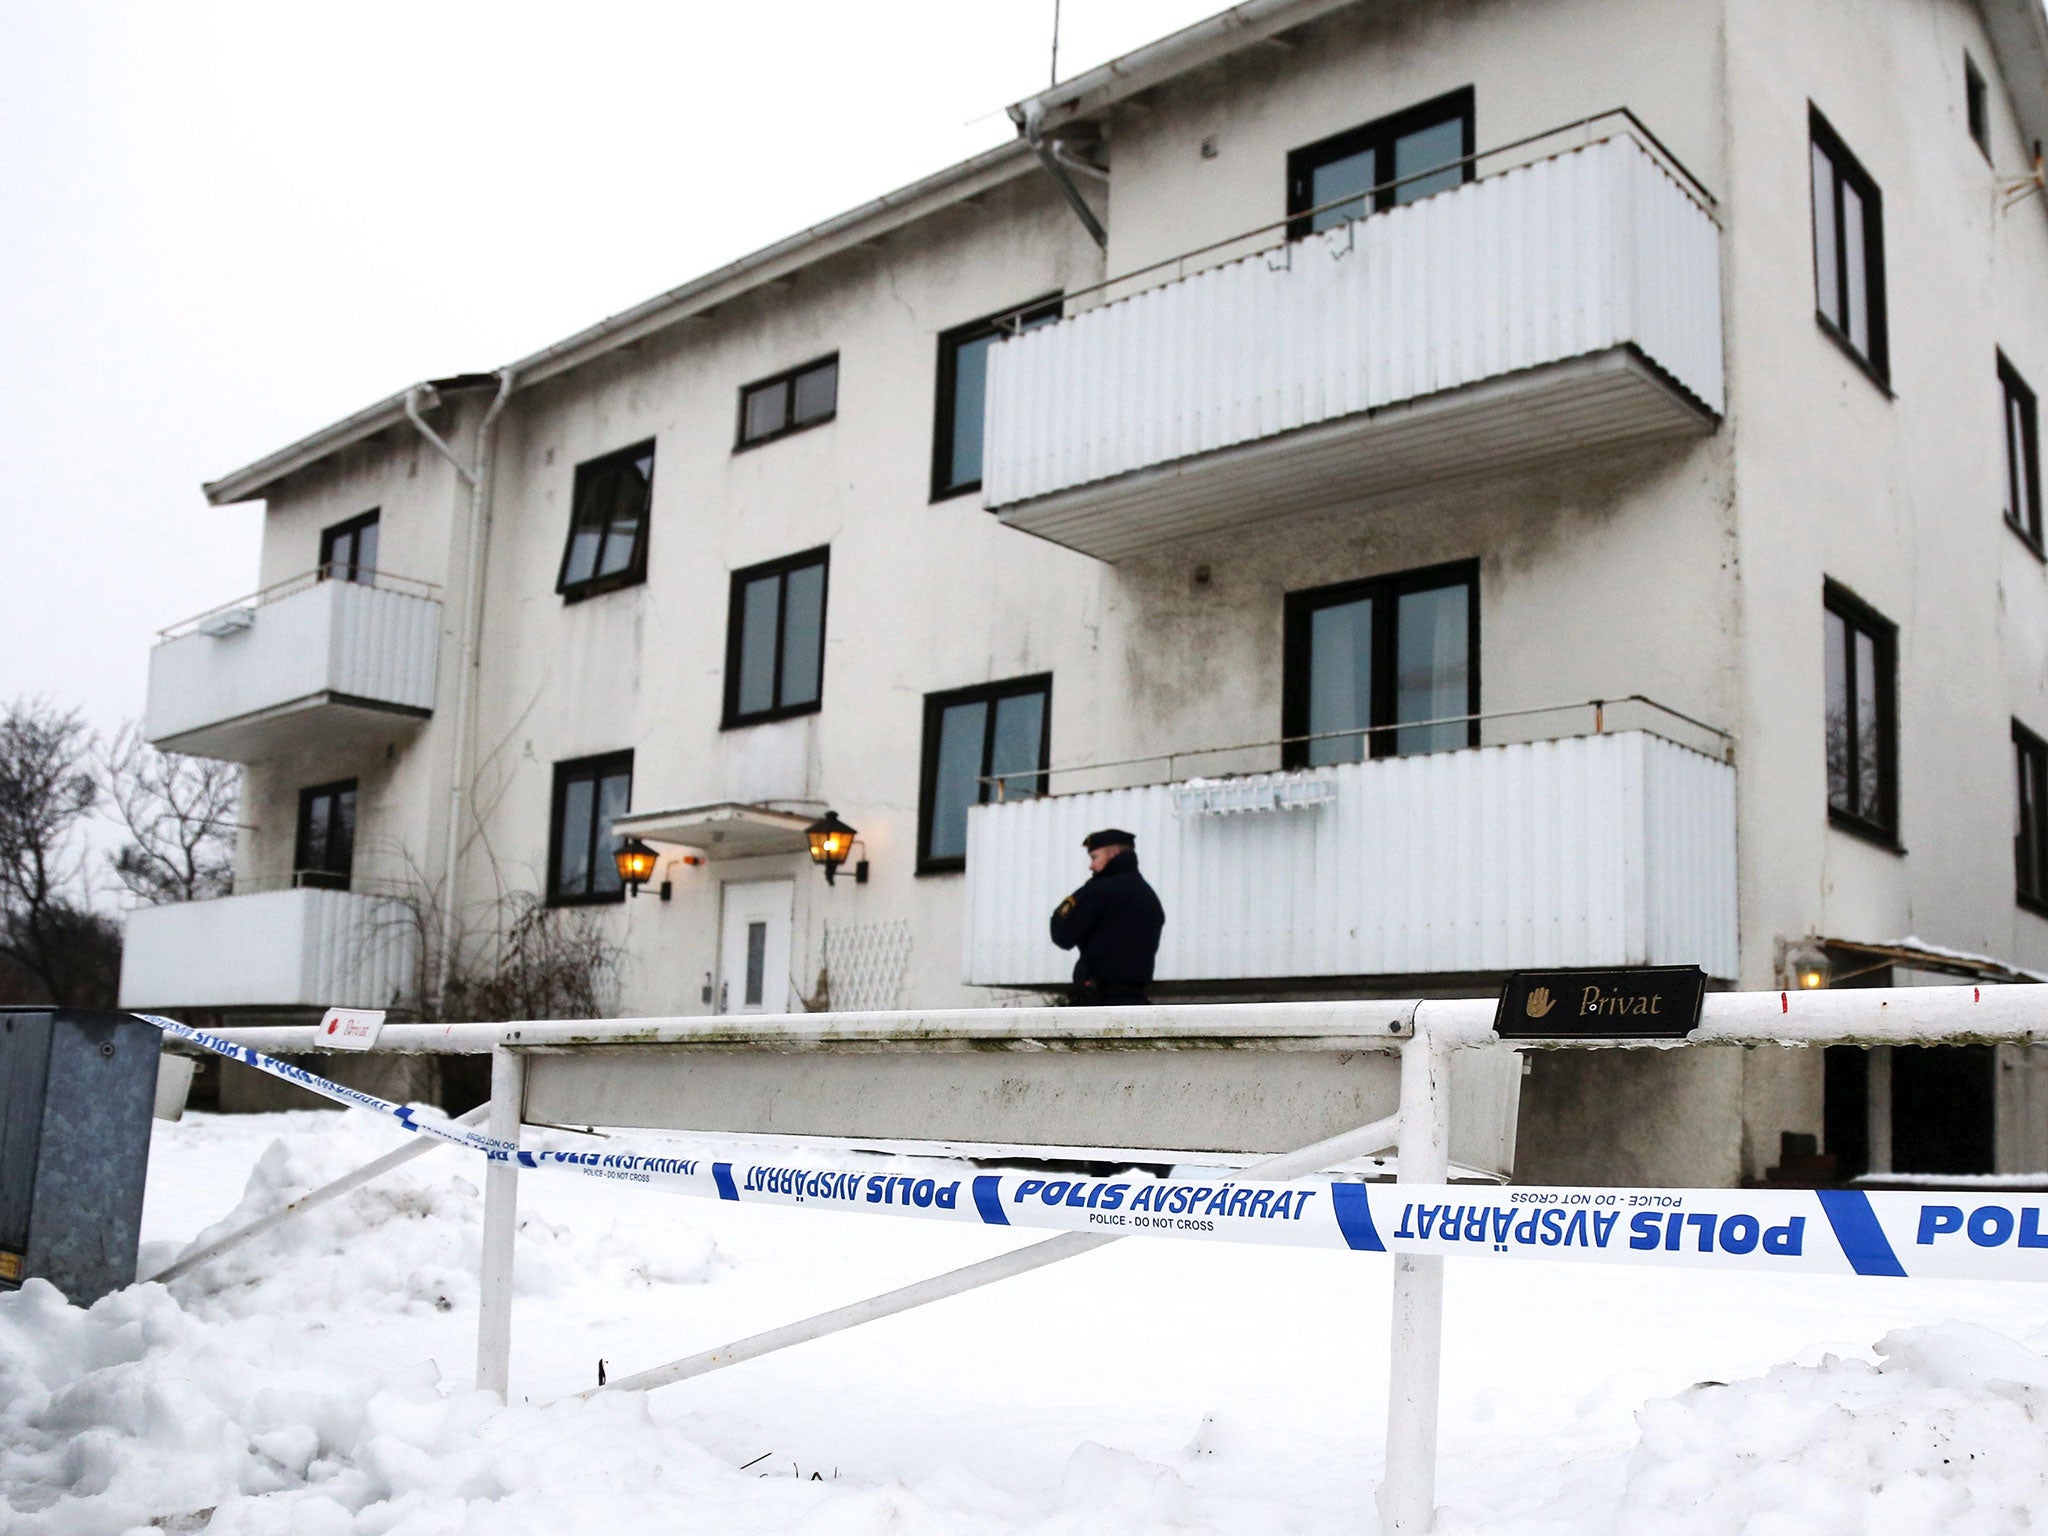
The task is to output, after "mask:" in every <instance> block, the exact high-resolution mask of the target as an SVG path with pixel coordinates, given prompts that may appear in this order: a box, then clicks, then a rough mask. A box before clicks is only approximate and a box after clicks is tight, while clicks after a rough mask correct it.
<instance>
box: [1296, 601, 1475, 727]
mask: <svg viewBox="0 0 2048 1536" xmlns="http://www.w3.org/2000/svg"><path fill="white" fill-rule="evenodd" d="M1286 628H1287V634H1286V660H1285V675H1284V678H1283V682H1282V687H1281V706H1280V710H1281V721H1280V732H1281V735H1283V736H1285V737H1288V738H1290V739H1289V740H1288V742H1287V745H1286V746H1285V747H1284V748H1283V749H1282V761H1283V762H1285V763H1286V764H1287V766H1289V767H1291V768H1305V767H1312V766H1316V765H1319V764H1322V763H1355V762H1357V761H1359V760H1360V759H1361V758H1364V757H1367V756H1372V757H1392V756H1405V755H1407V754H1409V753H1414V752H1441V751H1445V750H1447V749H1449V748H1452V747H1470V746H1477V745H1478V744H1479V723H1478V722H1477V721H1476V720H1466V719H1463V718H1461V717H1462V716H1466V715H1475V714H1477V713H1478V712H1479V567H1478V565H1477V563H1476V562H1472V561H1465V562H1461V563H1460V564H1457V565H1447V566H1445V565H1440V566H1433V567H1431V568H1429V569H1428V570H1421V571H1408V572H1405V573H1403V574H1401V575H1397V576H1380V577H1375V578H1374V579H1372V580H1370V581H1353V582H1346V583H1344V584H1343V585H1342V586H1335V587H1319V588H1317V589H1316V590H1314V591H1312V592H1292V593H1289V594H1288V597H1287V626H1286ZM1426 720H1434V721H1441V722H1444V723H1442V724H1437V725H1422V724H1414V723H1411V722H1419V721H1426ZM1303 738H1308V739H1303Z"/></svg>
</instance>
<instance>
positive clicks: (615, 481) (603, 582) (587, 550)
mask: <svg viewBox="0 0 2048 1536" xmlns="http://www.w3.org/2000/svg"><path fill="white" fill-rule="evenodd" d="M653 495H654V444H652V443H641V444H639V445H638V446H636V447H632V448H624V449H621V450H620V451H619V452H617V453H608V454H606V455H605V456H604V457H603V458H601V459H592V460H590V461H589V462H588V463H584V464H578V465H577V466H576V497H575V502H574V505H573V506H572V507H571V509H570V512H569V545H568V547H567V548H566V549H564V550H563V551H562V574H561V576H560V578H559V579H558V580H557V581H556V582H555V590H556V591H557V592H559V593H561V594H562V596H563V598H564V599H566V600H567V601H569V602H572V603H574V602H579V601H581V600H582V599H583V598H586V597H595V596H597V594H598V593H600V592H611V591H616V590H617V589H618V588H620V587H630V586H634V585H636V584H637V583H639V582H643V581H645V580H646V579H647V517H648V507H649V504H650V503H651V501H652V499H653Z"/></svg>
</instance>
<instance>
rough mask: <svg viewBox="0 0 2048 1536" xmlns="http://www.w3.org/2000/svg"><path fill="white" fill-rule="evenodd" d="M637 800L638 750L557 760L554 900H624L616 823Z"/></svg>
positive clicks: (551, 867)
mask: <svg viewBox="0 0 2048 1536" xmlns="http://www.w3.org/2000/svg"><path fill="white" fill-rule="evenodd" d="M632 803H633V754H632V753H631V752H612V753H607V754H606V755H605V756H603V757H584V758H578V759H577V760H576V761H575V762H571V763H557V764H555V800H554V811H553V813H552V819H551V821H550V825H549V832H548V901H549V903H550V904H552V905H554V906H575V905H578V904H582V903H588V902H597V901H623V900H625V898H626V888H625V886H624V885H623V884H622V883H621V882H620V880H619V866H618V864H617V862H616V861H615V860H614V858H613V855H614V854H615V853H617V852H618V847H619V839H618V838H616V837H614V836H613V835H612V823H613V822H614V821H615V820H617V819H618V818H619V817H621V816H623V815H625V814H626V810H627V808H628V807H629V806H631V805H632Z"/></svg>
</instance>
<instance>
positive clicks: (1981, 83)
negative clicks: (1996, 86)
mask: <svg viewBox="0 0 2048 1536" xmlns="http://www.w3.org/2000/svg"><path fill="white" fill-rule="evenodd" d="M1963 119H1964V121H1965V122H1966V123H1967V124H1968V125H1969V129H1970V137H1971V139H1973V140H1974V141H1975V142H1976V145H1977V147H1978V148H1979V149H1981V150H1982V151H1983V152H1984V158H1985V159H1986V160H1987V161H1988V160H1990V159H1991V87H1990V86H1989V84H1987V83H1986V81H1985V79H1984V71H1983V70H1981V69H1979V68H1978V67H1977V61H1976V60H1975V59H1973V58H1971V57H1970V55H1969V54H1968V53H1965V54H1964V55H1963Z"/></svg>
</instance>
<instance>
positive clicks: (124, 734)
mask: <svg viewBox="0 0 2048 1536" xmlns="http://www.w3.org/2000/svg"><path fill="white" fill-rule="evenodd" d="M99 770H100V775H101V778H102V779H103V780H104V782H105V785H106V791H107V798H108V799H109V800H110V801H111V802H112V803H113V808H114V813H115V814H116V815H117V816H118V817H119V818H120V820H121V824H122V826H123V827H124V828H126V830H127V833H128V841H127V842H126V843H125V844H123V845H122V847H121V848H120V850H119V851H118V852H116V853H115V854H114V855H113V856H112V860H111V862H112V865H113V870H114V878H115V879H116V880H118V881H120V883H121V885H122V886H123V888H125V889H126V890H127V891H128V892H129V894H130V895H133V896H138V897H140V898H141V899H142V900H143V901H145V902H148V903H149V904H150V905H151V906H161V905H164V904H165V903H167V902H175V901H203V900H205V899H206V898H208V897H211V896H225V895H226V894H227V893H228V891H229V890H230V889H231V888H232V887H233V884H234V873H235V865H234V858H235V830H236V823H235V815H236V807H237V805H238V803H239V801H240V799H241V792H242V771H241V769H240V768H239V767H237V766H236V765H235V764H233V763H219V762H214V761H212V760H211V759H209V758H202V757H181V756H177V755H175V754H172V753H169V752H159V751H157V749H156V748H154V747H152V746H151V745H149V743H148V742H146V741H144V740H143V739H142V732H141V731H140V730H139V729H137V728H136V726H135V725H134V724H133V723H132V722H131V723H130V724H128V725H124V726H123V727H121V731H120V734H119V735H117V736H116V737H115V738H114V742H113V745H112V746H111V747H109V748H108V749H107V750H106V752H104V753H103V754H101V756H100V761H99Z"/></svg>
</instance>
